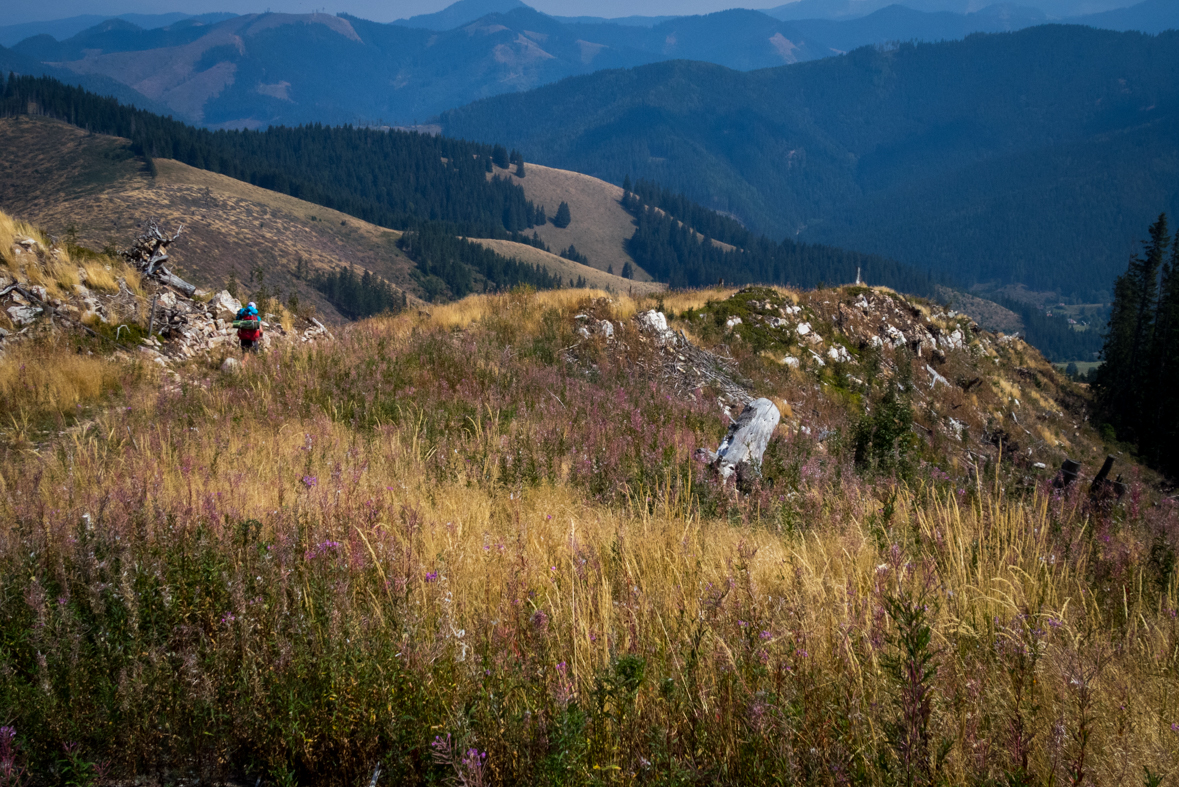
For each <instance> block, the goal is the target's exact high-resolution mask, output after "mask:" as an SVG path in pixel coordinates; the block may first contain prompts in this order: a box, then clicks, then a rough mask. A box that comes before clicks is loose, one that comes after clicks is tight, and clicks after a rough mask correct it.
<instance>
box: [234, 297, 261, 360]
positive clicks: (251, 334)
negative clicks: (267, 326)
mask: <svg viewBox="0 0 1179 787" xmlns="http://www.w3.org/2000/svg"><path fill="white" fill-rule="evenodd" d="M247 322H253V323H256V327H251V326H249V325H243V324H242V323H247ZM233 325H234V327H235V328H237V338H238V339H241V343H242V352H243V353H248V352H253V351H254V350H255V349H257V348H256V343H257V342H258V341H259V340H260V339H261V338H262V320H261V319H259V317H258V305H257V304H255V303H254V302H253V301H250V303H249V304H248V305H246V306H243V307H242V308H241V309H239V310H238V312H237V319H236V320H234V323H233Z"/></svg>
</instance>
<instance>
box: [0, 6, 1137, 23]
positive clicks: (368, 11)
mask: <svg viewBox="0 0 1179 787" xmlns="http://www.w3.org/2000/svg"><path fill="white" fill-rule="evenodd" d="M528 4H529V5H531V6H532V7H533V8H535V9H536V10H538V11H542V12H544V13H546V14H552V15H556V16H602V17H624V16H671V15H684V14H707V13H711V12H713V11H722V10H724V9H726V8H734V7H741V8H768V7H771V6H769V5H767V4H765V3H754V4H751V5H742V6H734V5H733V4H732V3H726V2H723V0H537V2H533V3H528ZM926 4H927V5H928V4H929V3H926ZM1130 4H1131V3H1130V2H1128V1H1127V0H1041V1H1040V2H1037V1H1036V0H1029V2H1027V3H1021V5H1028V6H1034V7H1042V8H1045V9H1048V10H1054V9H1059V10H1060V11H1067V12H1069V13H1074V14H1077V13H1091V12H1096V11H1104V10H1107V9H1110V8H1120V7H1122V6H1127V5H1130ZM447 5H449V3H447V2H446V0H404V2H384V1H383V0H337V2H336V3H334V4H324V3H323V2H322V0H266V1H265V2H256V3H240V2H234V3H228V2H225V0H192V2H185V0H46V1H45V2H38V3H30V2H25V0H3V1H2V2H0V25H5V24H22V23H25V22H38V21H46V20H52V19H61V18H64V17H70V16H81V15H84V14H97V15H112V16H113V15H117V14H165V13H174V12H182V13H187V14H205V13H216V12H222V11H226V12H232V13H236V14H252V13H262V12H265V11H273V12H285V13H292V14H309V13H312V12H314V11H319V12H323V13H329V14H336V13H341V12H343V13H349V14H353V15H354V16H359V17H361V18H363V19H371V20H373V21H374V22H391V21H393V20H395V19H403V18H407V17H411V16H415V15H417V14H429V13H434V12H436V11H440V10H442V9H443V8H445V7H446V6H447ZM774 5H782V4H781V3H774ZM945 5H946V6H947V7H951V6H954V7H957V6H960V8H958V9H956V10H961V11H973V10H977V9H978V8H982V7H984V6H986V5H989V3H988V2H984V1H983V0H963V1H962V2H956V3H949V4H945ZM1062 15H1063V14H1062Z"/></svg>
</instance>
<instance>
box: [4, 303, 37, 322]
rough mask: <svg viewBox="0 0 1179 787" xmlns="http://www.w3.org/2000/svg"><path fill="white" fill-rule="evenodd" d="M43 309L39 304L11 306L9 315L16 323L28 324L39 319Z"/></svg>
mask: <svg viewBox="0 0 1179 787" xmlns="http://www.w3.org/2000/svg"><path fill="white" fill-rule="evenodd" d="M41 312H42V309H41V308H40V307H37V306H21V305H17V306H9V307H8V317H9V319H11V320H12V323H13V324H14V325H28V324H30V323H32V322H33V321H34V320H36V319H37V315H38V314H40V313H41Z"/></svg>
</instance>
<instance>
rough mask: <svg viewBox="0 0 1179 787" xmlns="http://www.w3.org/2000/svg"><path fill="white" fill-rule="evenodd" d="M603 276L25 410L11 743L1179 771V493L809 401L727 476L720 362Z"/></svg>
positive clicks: (6, 569)
mask: <svg viewBox="0 0 1179 787" xmlns="http://www.w3.org/2000/svg"><path fill="white" fill-rule="evenodd" d="M612 308H613V307H611V306H609V305H604V304H602V303H600V302H599V303H596V304H595V303H590V302H588V299H587V297H586V296H584V295H571V294H568V293H564V294H554V295H545V294H541V295H529V294H514V295H503V296H494V297H490V298H484V299H482V300H472V301H470V302H468V303H466V304H461V305H459V306H455V307H449V311H447V310H435V313H434V314H432V315H429V316H421V315H402V316H399V317H396V318H390V319H378V320H370V321H367V322H365V323H362V324H358V325H355V326H352V327H351V328H350V329H349V330H347V331H346V332H343V333H342V335H341V337H340V339H339V341H338V342H336V343H334V344H331V345H322V346H314V347H306V346H305V347H295V348H288V349H284V350H280V351H276V352H274V353H272V354H270V355H267V356H258V357H250V358H249V359H248V360H247V363H246V364H245V369H244V371H243V372H242V373H241V374H239V375H236V376H216V375H213V374H208V375H206V376H204V377H203V378H201V379H198V380H197V381H195V382H191V383H186V384H185V385H184V386H183V387H182V388H181V389H180V390H179V391H175V390H173V389H170V388H168V389H165V388H160V389H158V390H157V389H155V388H152V387H151V385H150V381H146V380H141V381H140V386H141V387H140V389H139V390H137V391H136V395H134V396H128V397H127V398H126V400H125V402H121V403H120V404H119V405H118V406H117V407H116V408H114V409H110V410H108V411H107V412H105V413H104V414H103V415H102V416H101V417H99V418H97V420H95V421H94V423H93V424H91V425H88V426H87V427H85V428H79V429H75V430H73V431H72V432H70V433H69V434H68V435H67V436H65V437H63V438H62V439H61V440H59V441H57V442H55V443H54V444H52V445H50V446H48V447H42V448H40V449H39V450H37V451H35V452H33V451H30V450H28V449H27V448H24V449H21V448H16V447H12V446H8V447H6V448H5V449H4V456H3V462H2V463H0V782H2V783H5V784H15V783H25V781H27V782H29V783H34V784H57V783H79V784H81V783H94V784H100V783H101V784H105V783H115V782H118V781H121V780H126V779H130V778H132V777H139V778H141V779H145V780H147V781H148V782H149V783H151V782H154V781H158V782H159V783H174V782H175V780H176V779H177V778H179V777H181V776H197V777H200V778H203V779H218V778H233V779H238V780H241V781H248V783H250V784H253V783H255V780H256V779H259V778H260V779H262V780H263V783H269V784H341V785H356V784H361V783H368V779H369V777H370V776H371V774H372V773H373V771H374V768H375V767H376V766H377V765H378V764H380V766H381V769H382V772H381V776H380V780H381V783H383V784H402V783H418V784H462V785H489V784H521V783H523V784H537V785H542V784H543V785H547V784H586V785H589V784H595V785H596V784H631V783H635V784H639V783H641V784H669V785H670V784H697V783H708V784H716V783H719V784H796V783H805V784H812V783H813V784H853V783H855V784H906V785H925V784H1004V785H1016V784H1071V785H1087V784H1100V785H1107V784H1108V785H1115V784H1119V785H1120V784H1136V783H1142V784H1159V783H1162V781H1160V780H1162V779H1168V780H1169V779H1173V778H1174V774H1175V772H1176V766H1177V765H1179V703H1177V701H1176V699H1177V697H1179V621H1177V620H1176V609H1177V608H1179V598H1177V595H1179V593H1177V588H1176V581H1177V580H1176V576H1175V570H1174V569H1175V565H1174V554H1175V548H1176V546H1177V544H1176V542H1177V533H1176V511H1175V506H1174V504H1173V503H1171V502H1166V501H1164V502H1162V503H1158V504H1155V502H1154V501H1153V500H1152V499H1151V498H1150V497H1149V495H1148V494H1147V490H1144V488H1143V486H1142V485H1141V484H1139V483H1134V484H1131V492H1130V493H1129V494H1128V496H1127V498H1126V501H1125V503H1124V504H1121V505H1118V506H1114V507H1097V508H1094V507H1092V506H1090V505H1089V503H1088V500H1087V497H1086V496H1084V495H1083V494H1082V493H1081V490H1077V489H1074V490H1071V491H1060V490H1055V489H1053V488H1052V487H1050V486H1044V487H1037V488H1033V489H1024V488H1022V487H1017V485H1016V484H1015V483H1014V482H1013V479H1012V477H1011V475H1010V473H1009V471H1008V469H1007V468H1006V466H1005V465H1003V464H995V465H988V466H980V467H979V468H978V469H977V472H976V473H975V475H974V476H973V480H971V481H966V480H964V479H965V477H966V476H965V475H963V476H962V478H956V477H951V476H949V475H947V474H946V473H944V472H941V471H940V470H937V469H936V468H931V467H922V468H921V469H919V470H918V471H917V472H915V473H913V474H910V475H908V476H906V477H905V478H903V479H902V478H894V477H887V476H882V475H880V474H872V475H868V474H865V473H864V472H863V471H860V470H857V469H856V467H855V466H854V464H853V459H852V456H851V451H850V449H849V448H841V447H840V445H841V444H840V442H839V441H838V440H828V441H827V442H826V443H820V442H819V441H818V438H812V437H810V436H808V435H805V434H803V433H801V432H795V431H791V430H786V429H783V430H782V432H781V433H779V434H778V435H776V436H775V438H774V440H773V441H772V442H771V445H770V448H769V450H768V452H767V459H766V464H765V467H764V473H763V478H762V480H761V482H760V483H759V484H756V485H755V486H754V488H753V489H752V490H750V491H749V493H748V494H737V493H736V492H735V491H734V490H732V489H726V488H724V487H722V486H720V485H718V484H717V482H716V481H715V480H714V479H713V478H712V476H711V474H710V471H709V470H708V469H707V468H706V467H704V466H702V465H700V464H698V463H697V462H696V461H695V460H694V459H693V452H694V450H695V449H696V448H697V447H698V446H702V445H712V446H715V444H716V442H717V441H718V439H719V437H720V436H721V434H723V430H724V428H725V421H724V420H723V416H722V415H721V413H720V411H719V409H718V408H717V406H716V401H715V395H714V394H713V395H711V396H712V398H710V395H709V394H708V392H699V393H698V395H696V396H695V397H687V398H680V397H675V396H672V395H670V394H669V392H668V391H667V390H666V387H665V386H663V385H662V384H661V382H660V380H659V379H658V378H657V377H656V376H654V375H648V374H646V373H644V372H642V369H644V368H653V366H654V364H646V365H644V364H643V363H642V362H643V361H647V360H651V359H650V358H649V357H647V356H649V355H650V354H651V353H652V352H653V350H651V348H650V347H649V346H648V345H645V344H644V343H643V342H641V341H640V339H639V337H638V336H637V334H636V333H635V332H634V330H633V329H632V328H631V327H629V324H624V325H623V327H621V328H620V329H619V334H618V336H619V341H618V343H617V344H615V345H607V344H605V343H604V342H602V341H601V340H591V341H588V342H582V343H581V344H580V345H578V337H577V335H576V333H575V329H576V321H575V320H574V319H573V317H574V315H575V314H576V313H577V312H578V311H579V310H586V309H593V310H596V311H595V314H596V316H606V317H614V318H615V319H616V320H617V318H618V316H619V315H618V314H614V313H613V312H612V311H611V309H612ZM617 308H619V309H620V310H621V311H623V312H626V311H631V310H633V308H635V305H634V304H628V303H620V304H618V305H617ZM575 345H578V346H577V347H576V348H575V349H574V346H575ZM766 393H772V392H766ZM849 424H850V421H849ZM845 445H846V443H845ZM6 730H7V731H9V732H10V733H11V734H9V732H6ZM6 736H7V737H6ZM6 768H7V769H8V770H5V769H6ZM5 774H14V775H11V776H6V775H5ZM22 780H23V781H22ZM69 780H72V782H70V781H69Z"/></svg>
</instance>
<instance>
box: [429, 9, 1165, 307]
mask: <svg viewBox="0 0 1179 787" xmlns="http://www.w3.org/2000/svg"><path fill="white" fill-rule="evenodd" d="M1177 41H1179V33H1164V34H1161V35H1159V36H1157V37H1149V36H1145V35H1141V34H1134V33H1113V32H1108V31H1098V30H1093V29H1091V28H1084V27H1063V26H1051V25H1050V26H1043V27H1037V28H1032V29H1029V30H1024V31H1021V32H1018V33H1011V34H998V35H977V36H972V37H970V38H968V39H967V40H965V41H962V42H954V43H945V44H929V45H919V46H912V45H904V46H901V47H899V48H897V49H895V50H890V51H879V50H873V49H861V50H857V51H855V52H853V53H851V54H849V55H846V56H843V57H838V58H829V59H826V60H822V61H816V62H810V63H801V64H798V65H795V66H789V67H783V68H778V69H768V70H763V71H757V72H753V73H748V74H743V73H739V72H735V71H729V70H726V69H722V68H720V67H717V66H710V65H706V64H700V63H686V62H673V63H660V64H655V65H650V66H644V67H641V68H636V69H632V70H627V71H606V72H599V73H597V74H594V75H592V76H587V77H578V78H574V79H572V80H569V81H567V82H563V83H560V84H557V85H552V86H548V87H544V88H540V89H538V90H535V91H531V92H529V93H526V94H519V95H511V96H499V97H496V98H494V99H488V100H485V101H481V102H477V103H475V104H472V105H470V106H468V107H464V108H462V109H458V110H454V111H451V112H448V113H445V114H444V115H443V116H442V128H443V130H444V133H447V134H451V135H456V136H464V137H469V138H475V139H495V140H497V141H501V142H503V143H504V144H509V145H513V146H515V147H517V148H519V149H520V150H521V151H522V152H523V153H524V155H525V156H526V157H527V158H528V159H529V160H536V161H540V162H542V163H545V164H548V165H551V166H558V167H562V168H568V169H575V170H578V171H581V172H585V173H587V174H590V175H594V176H596V177H600V178H603V179H605V180H609V181H612V182H615V183H618V182H621V181H622V179H623V177H624V176H627V175H630V176H632V177H633V176H635V175H640V176H644V177H647V178H650V179H652V180H655V181H657V182H659V183H662V184H663V185H664V186H667V187H670V188H672V189H675V190H677V191H682V192H683V193H685V194H687V195H688V196H689V197H691V198H693V199H695V200H697V201H699V202H701V203H703V204H705V205H707V206H709V207H713V208H715V209H718V210H721V211H724V212H728V213H732V214H734V215H736V216H738V217H739V218H740V219H741V220H742V221H744V222H745V223H747V224H748V225H750V226H751V227H753V228H755V229H757V230H759V231H764V232H767V233H770V234H772V235H774V236H777V237H782V236H784V235H786V236H790V237H798V238H799V239H800V240H804V241H806V240H810V241H815V242H825V243H832V244H838V245H846V246H850V247H852V248H857V249H860V250H864V251H874V252H879V253H883V254H886V255H887V256H890V257H893V258H896V259H899V260H901V261H904V262H908V263H910V264H913V265H916V266H918V267H920V268H923V269H924V268H926V267H929V268H932V269H934V270H936V271H940V272H943V273H947V274H950V275H951V276H953V277H955V278H956V279H957V280H958V281H960V282H963V283H965V284H973V283H980V282H989V281H991V280H993V279H1012V280H1015V281H1022V282H1024V283H1025V284H1027V285H1028V286H1030V287H1033V288H1036V289H1056V290H1059V291H1062V292H1065V293H1070V294H1083V295H1091V294H1093V293H1098V292H1100V291H1103V290H1105V288H1107V287H1108V286H1109V282H1110V281H1112V279H1113V277H1114V275H1115V274H1116V273H1117V271H1118V270H1120V267H1121V266H1122V265H1123V263H1124V259H1125V256H1126V253H1127V252H1128V251H1130V250H1131V249H1132V248H1133V242H1134V241H1135V239H1136V237H1137V234H1138V233H1140V232H1141V229H1140V228H1141V227H1143V226H1146V224H1147V223H1149V219H1150V218H1151V217H1152V216H1155V215H1157V214H1158V212H1159V211H1160V210H1167V211H1168V212H1173V211H1174V210H1175V209H1177V208H1179V204H1176V203H1175V200H1176V199H1177V197H1176V194H1175V192H1174V190H1173V186H1172V185H1170V184H1172V183H1173V182H1174V180H1175V178H1176V177H1179V159H1176V158H1175V156H1174V147H1173V140H1174V138H1175V133H1174V129H1175V124H1176V122H1179V87H1177V86H1179V45H1177V44H1176V42H1177ZM947 206H949V211H947V210H946V208H947ZM1095 216H1101V217H1104V218H1103V219H1102V220H1094V217H1095ZM1089 300H1093V298H1089Z"/></svg>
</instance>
